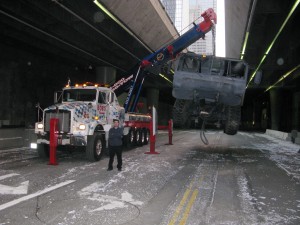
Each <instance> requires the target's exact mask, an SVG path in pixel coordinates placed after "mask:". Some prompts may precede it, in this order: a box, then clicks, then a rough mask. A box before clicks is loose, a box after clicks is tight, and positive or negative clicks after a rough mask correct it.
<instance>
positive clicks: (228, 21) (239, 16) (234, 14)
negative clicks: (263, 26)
mask: <svg viewBox="0 0 300 225" xmlns="http://www.w3.org/2000/svg"><path fill="white" fill-rule="evenodd" d="M250 3H251V0H243V1H235V0H225V39H226V40H225V43H226V57H231V58H240V54H241V50H242V45H243V41H244V35H245V32H246V27H247V22H248V21H247V20H248V16H249V15H248V12H249V7H250Z"/></svg>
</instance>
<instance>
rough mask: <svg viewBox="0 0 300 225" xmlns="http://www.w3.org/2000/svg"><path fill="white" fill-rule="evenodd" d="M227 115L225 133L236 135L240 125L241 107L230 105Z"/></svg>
mask: <svg viewBox="0 0 300 225" xmlns="http://www.w3.org/2000/svg"><path fill="white" fill-rule="evenodd" d="M226 117H227V118H226V121H225V127H224V133H225V134H228V135H235V134H236V133H237V132H238V129H239V125H240V119H241V107H240V106H228V107H227V115H226Z"/></svg>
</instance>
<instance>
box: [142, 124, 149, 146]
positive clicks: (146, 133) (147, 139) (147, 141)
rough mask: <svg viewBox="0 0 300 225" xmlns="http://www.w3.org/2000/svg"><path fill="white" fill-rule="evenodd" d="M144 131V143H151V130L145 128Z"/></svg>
mask: <svg viewBox="0 0 300 225" xmlns="http://www.w3.org/2000/svg"><path fill="white" fill-rule="evenodd" d="M143 132H144V141H143V144H144V145H147V144H148V143H149V138H150V130H149V129H146V128H145V129H143Z"/></svg>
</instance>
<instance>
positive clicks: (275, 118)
mask: <svg viewBox="0 0 300 225" xmlns="http://www.w3.org/2000/svg"><path fill="white" fill-rule="evenodd" d="M270 103H271V129H272V130H279V125H280V114H281V110H282V109H281V96H280V91H279V90H275V89H271V90H270Z"/></svg>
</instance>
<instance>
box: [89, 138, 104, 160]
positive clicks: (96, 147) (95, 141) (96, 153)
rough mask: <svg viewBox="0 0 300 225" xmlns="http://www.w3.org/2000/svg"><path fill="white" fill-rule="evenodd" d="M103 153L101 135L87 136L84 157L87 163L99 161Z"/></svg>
mask: <svg viewBox="0 0 300 225" xmlns="http://www.w3.org/2000/svg"><path fill="white" fill-rule="evenodd" d="M103 152H104V141H103V137H102V135H98V134H96V135H89V136H88V140H87V146H86V157H87V159H88V160H89V161H91V162H94V161H99V160H100V159H101V157H102V155H103Z"/></svg>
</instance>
